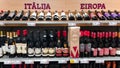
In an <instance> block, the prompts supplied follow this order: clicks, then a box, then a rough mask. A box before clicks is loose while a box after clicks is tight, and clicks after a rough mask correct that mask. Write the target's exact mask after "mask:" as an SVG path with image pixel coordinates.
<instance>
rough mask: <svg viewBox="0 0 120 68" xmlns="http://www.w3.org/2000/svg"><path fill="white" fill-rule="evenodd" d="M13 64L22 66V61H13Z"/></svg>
mask: <svg viewBox="0 0 120 68" xmlns="http://www.w3.org/2000/svg"><path fill="white" fill-rule="evenodd" d="M11 63H12V64H21V63H22V62H21V61H11Z"/></svg>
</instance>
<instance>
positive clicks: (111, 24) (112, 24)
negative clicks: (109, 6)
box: [109, 22, 117, 26]
mask: <svg viewBox="0 0 120 68" xmlns="http://www.w3.org/2000/svg"><path fill="white" fill-rule="evenodd" d="M116 25H117V22H109V26H116Z"/></svg>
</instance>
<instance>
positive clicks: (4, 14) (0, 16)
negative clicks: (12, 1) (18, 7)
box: [0, 10, 10, 20]
mask: <svg viewBox="0 0 120 68" xmlns="http://www.w3.org/2000/svg"><path fill="white" fill-rule="evenodd" d="M9 13H10V10H8V11H4V12H3V13H2V14H1V15H0V20H4V19H6V17H7V16H8V15H9Z"/></svg>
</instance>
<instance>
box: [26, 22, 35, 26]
mask: <svg viewBox="0 0 120 68" xmlns="http://www.w3.org/2000/svg"><path fill="white" fill-rule="evenodd" d="M27 26H36V23H35V22H34V23H32V22H28V23H27Z"/></svg>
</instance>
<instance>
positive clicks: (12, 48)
mask: <svg viewBox="0 0 120 68" xmlns="http://www.w3.org/2000/svg"><path fill="white" fill-rule="evenodd" d="M8 45H9V50H10V51H9V52H10V55H9V57H10V58H14V57H15V51H16V50H15V42H14V41H13V34H12V32H10V39H9V41H8Z"/></svg>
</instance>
